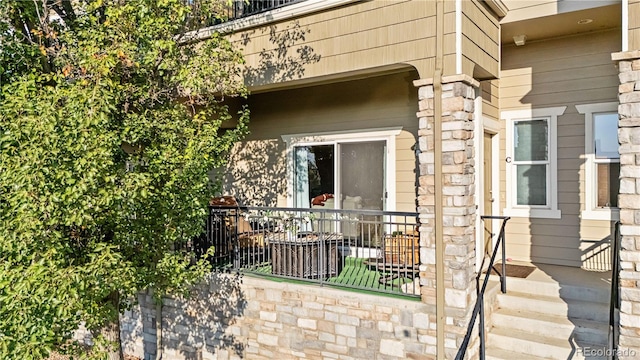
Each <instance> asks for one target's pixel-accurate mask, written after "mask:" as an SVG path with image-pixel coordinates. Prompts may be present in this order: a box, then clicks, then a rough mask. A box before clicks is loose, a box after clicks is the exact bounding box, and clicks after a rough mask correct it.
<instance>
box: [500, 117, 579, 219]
mask: <svg viewBox="0 0 640 360" xmlns="http://www.w3.org/2000/svg"><path fill="white" fill-rule="evenodd" d="M566 108H567V107H566V106H559V107H549V108H538V109H523V110H510V111H502V112H501V116H500V117H501V118H502V119H503V120H505V125H506V133H507V134H506V135H507V136H506V149H505V150H506V158H505V167H506V207H505V208H504V209H503V213H504V214H505V215H507V216H513V217H529V218H546V219H560V218H561V217H562V212H561V210H560V209H559V208H558V116H560V115H562V114H564V111H565V110H566ZM534 120H546V121H547V142H548V150H547V159H548V160H547V161H546V162H548V165H547V178H546V185H547V189H546V190H547V204H546V205H518V204H517V199H516V197H517V188H516V186H517V179H516V176H517V171H516V166H515V165H516V164H515V162H514V160H513V159H514V149H513V146H514V143H513V140H514V138H513V137H514V126H515V123H516V122H519V121H520V122H521V121H534ZM529 162H530V163H532V164H537V163H541V162H540V161H529Z"/></svg>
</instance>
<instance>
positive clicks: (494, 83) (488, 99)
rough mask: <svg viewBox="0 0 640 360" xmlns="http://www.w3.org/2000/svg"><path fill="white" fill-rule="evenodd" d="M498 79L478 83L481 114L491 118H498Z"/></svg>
mask: <svg viewBox="0 0 640 360" xmlns="http://www.w3.org/2000/svg"><path fill="white" fill-rule="evenodd" d="M499 91H500V88H499V80H485V81H482V82H481V83H480V95H481V96H482V115H484V116H486V117H489V118H491V119H495V120H497V119H500V103H499Z"/></svg>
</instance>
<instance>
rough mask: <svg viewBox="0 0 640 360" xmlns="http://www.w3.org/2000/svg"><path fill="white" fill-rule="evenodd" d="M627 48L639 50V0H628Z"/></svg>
mask: <svg viewBox="0 0 640 360" xmlns="http://www.w3.org/2000/svg"><path fill="white" fill-rule="evenodd" d="M629 50H640V0H629Z"/></svg>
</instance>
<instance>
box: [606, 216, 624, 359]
mask: <svg viewBox="0 0 640 360" xmlns="http://www.w3.org/2000/svg"><path fill="white" fill-rule="evenodd" d="M620 237H621V235H620V221H616V222H615V224H614V230H613V238H612V239H611V242H612V244H611V299H610V303H609V346H610V349H611V354H612V355H611V356H612V359H614V360H615V359H617V358H618V337H619V329H618V321H617V318H618V314H619V312H620V291H619V289H620Z"/></svg>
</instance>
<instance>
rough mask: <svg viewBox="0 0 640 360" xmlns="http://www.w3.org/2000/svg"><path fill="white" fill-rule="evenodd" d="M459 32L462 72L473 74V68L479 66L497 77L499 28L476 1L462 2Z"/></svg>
mask: <svg viewBox="0 0 640 360" xmlns="http://www.w3.org/2000/svg"><path fill="white" fill-rule="evenodd" d="M454 24H455V22H454ZM461 30H462V55H463V57H464V58H465V61H464V64H463V72H465V73H469V74H474V73H475V72H476V71H475V70H476V69H475V66H479V67H480V68H482V69H484V70H485V71H487V72H489V73H490V74H491V75H492V76H495V77H497V76H498V68H499V57H500V45H499V39H500V28H499V24H498V20H497V19H496V18H495V16H493V15H492V14H490V13H489V12H488V11H487V10H486V9H485V8H484V7H483V6H482V5H481V4H479V3H478V2H477V1H463V2H462V24H461Z"/></svg>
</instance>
